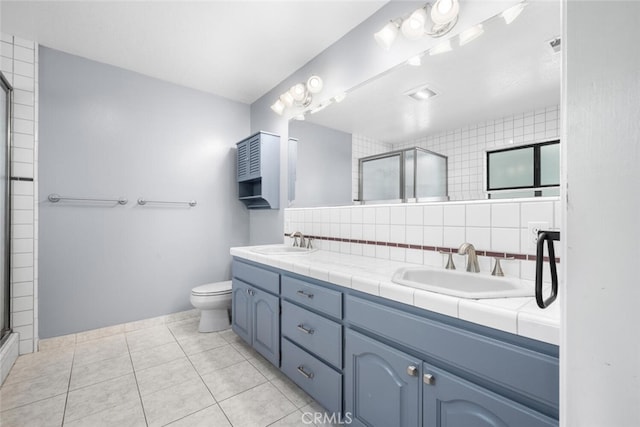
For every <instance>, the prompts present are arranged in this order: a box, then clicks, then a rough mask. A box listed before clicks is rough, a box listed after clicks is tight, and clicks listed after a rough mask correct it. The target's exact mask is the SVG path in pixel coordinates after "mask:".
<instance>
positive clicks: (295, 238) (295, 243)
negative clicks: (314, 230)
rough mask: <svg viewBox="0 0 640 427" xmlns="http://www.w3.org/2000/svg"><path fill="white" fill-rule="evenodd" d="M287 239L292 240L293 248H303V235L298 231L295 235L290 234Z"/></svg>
mask: <svg viewBox="0 0 640 427" xmlns="http://www.w3.org/2000/svg"><path fill="white" fill-rule="evenodd" d="M289 237H291V238H292V239H293V246H299V247H301V248H304V234H302V233H301V232H299V231H296V232H295V233H291V234H290V235H289ZM298 238H300V240H298Z"/></svg>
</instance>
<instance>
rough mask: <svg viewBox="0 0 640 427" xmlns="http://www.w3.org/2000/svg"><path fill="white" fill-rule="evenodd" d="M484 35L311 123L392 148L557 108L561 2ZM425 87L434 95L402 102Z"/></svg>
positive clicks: (386, 79)
mask: <svg viewBox="0 0 640 427" xmlns="http://www.w3.org/2000/svg"><path fill="white" fill-rule="evenodd" d="M484 29H485V33H484V34H483V35H482V36H480V38H478V39H476V40H474V41H472V42H470V43H469V44H467V45H465V46H458V43H457V41H455V42H453V43H452V45H453V51H451V52H447V53H442V54H439V55H435V56H429V55H426V56H424V57H423V58H422V65H421V66H419V67H415V66H410V65H406V64H403V65H400V66H398V67H396V68H395V69H394V70H391V71H390V72H387V73H384V74H383V75H381V76H380V77H378V78H376V79H374V80H373V81H371V82H369V83H367V84H366V85H363V86H361V87H359V88H356V89H355V90H353V91H351V92H350V93H349V94H348V96H347V98H346V99H345V100H344V101H342V102H341V103H339V104H332V105H330V106H329V107H328V108H326V109H324V110H322V111H319V112H317V113H315V114H307V120H308V121H310V122H313V123H317V124H320V125H323V126H326V127H330V128H334V129H338V130H341V131H344V132H347V133H352V134H353V133H355V134H360V135H365V136H369V137H371V138H374V139H376V140H379V141H384V142H389V143H394V142H400V141H408V140H411V139H414V138H417V137H420V136H424V135H433V134H436V133H439V132H442V131H447V130H453V129H457V128H460V127H462V126H465V125H468V124H471V123H480V122H483V121H485V120H490V119H495V118H499V117H504V116H510V115H513V114H515V113H522V112H526V111H532V110H534V109H536V108H540V107H546V106H552V105H558V104H559V103H560V80H561V55H560V54H559V53H556V54H554V53H553V51H552V49H551V48H550V46H549V44H548V41H549V40H551V39H552V38H554V37H557V36H559V35H560V34H561V20H560V2H559V1H533V2H529V4H528V6H527V7H526V8H525V9H524V11H523V12H522V14H521V15H520V16H519V17H518V18H517V19H516V20H515V21H514V22H512V23H511V24H510V25H507V24H506V23H505V21H504V20H503V19H502V18H500V17H499V16H496V17H494V18H491V19H489V20H488V21H486V22H485V23H484ZM424 84H427V85H428V87H429V88H430V89H432V90H433V91H435V92H436V93H437V95H436V96H435V97H433V98H430V99H428V100H425V101H416V100H414V99H411V98H409V97H408V96H406V95H403V94H404V93H405V92H406V91H408V90H410V89H413V88H416V87H419V86H422V85H424Z"/></svg>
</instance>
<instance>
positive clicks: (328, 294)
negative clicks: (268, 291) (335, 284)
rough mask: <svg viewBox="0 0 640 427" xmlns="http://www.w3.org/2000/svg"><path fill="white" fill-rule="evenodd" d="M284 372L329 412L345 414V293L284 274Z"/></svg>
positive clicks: (282, 321) (282, 316)
mask: <svg viewBox="0 0 640 427" xmlns="http://www.w3.org/2000/svg"><path fill="white" fill-rule="evenodd" d="M280 295H281V298H282V301H281V307H282V315H281V324H282V327H281V330H282V367H281V369H282V372H284V373H285V374H286V375H287V376H288V377H289V378H291V380H292V381H293V382H295V383H296V384H297V385H298V386H300V388H302V389H303V390H304V391H306V392H307V393H308V394H309V395H310V396H312V397H313V398H314V399H315V400H316V401H317V402H318V403H320V404H321V405H322V406H323V407H324V408H325V409H327V410H328V411H329V412H331V413H334V414H340V413H342V329H343V326H342V321H341V319H342V293H341V292H339V291H336V290H333V289H329V288H327V287H325V286H322V284H321V283H319V282H315V281H313V280H304V279H301V278H297V277H290V276H289V275H287V274H283V275H282V291H281V293H280Z"/></svg>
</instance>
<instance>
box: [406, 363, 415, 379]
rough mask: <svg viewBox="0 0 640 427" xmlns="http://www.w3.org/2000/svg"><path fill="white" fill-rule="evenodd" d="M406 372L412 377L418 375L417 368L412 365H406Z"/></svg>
mask: <svg viewBox="0 0 640 427" xmlns="http://www.w3.org/2000/svg"><path fill="white" fill-rule="evenodd" d="M407 374H409V376H412V377H417V376H418V368H416V367H415V366H413V365H411V366H408V367H407Z"/></svg>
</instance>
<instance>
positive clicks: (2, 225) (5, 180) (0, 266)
mask: <svg viewBox="0 0 640 427" xmlns="http://www.w3.org/2000/svg"><path fill="white" fill-rule="evenodd" d="M12 93H13V89H12V88H11V85H10V84H9V82H8V81H7V79H6V78H5V77H4V75H3V74H2V73H0V281H1V282H2V283H0V345H1V343H2V341H3V340H4V338H5V337H7V336H8V335H9V332H10V331H11V324H10V318H9V306H10V305H9V304H10V296H9V291H10V287H9V286H10V285H9V244H10V242H9V231H10V228H9V227H10V220H9V184H10V180H9V158H10V157H9V149H10V141H11V125H10V124H11V100H12Z"/></svg>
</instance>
